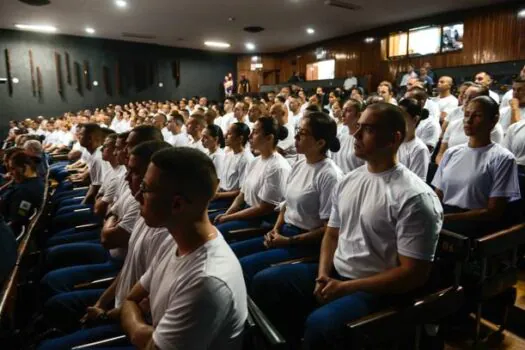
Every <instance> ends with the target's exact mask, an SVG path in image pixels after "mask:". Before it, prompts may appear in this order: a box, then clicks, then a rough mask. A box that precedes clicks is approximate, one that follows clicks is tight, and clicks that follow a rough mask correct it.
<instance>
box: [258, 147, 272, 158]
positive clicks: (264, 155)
mask: <svg viewBox="0 0 525 350" xmlns="http://www.w3.org/2000/svg"><path fill="white" fill-rule="evenodd" d="M274 152H275V150H273V149H262V150H259V154H260V155H261V158H262V159H268V158H270V157H271V156H272V155H273V153H274Z"/></svg>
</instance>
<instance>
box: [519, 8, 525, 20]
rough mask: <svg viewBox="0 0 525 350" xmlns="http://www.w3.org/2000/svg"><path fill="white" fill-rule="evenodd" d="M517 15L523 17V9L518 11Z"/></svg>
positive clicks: (524, 16) (524, 14) (524, 12)
mask: <svg viewBox="0 0 525 350" xmlns="http://www.w3.org/2000/svg"><path fill="white" fill-rule="evenodd" d="M518 17H521V18H525V9H523V10H520V11H519V12H518Z"/></svg>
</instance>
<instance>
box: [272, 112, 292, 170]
mask: <svg viewBox="0 0 525 350" xmlns="http://www.w3.org/2000/svg"><path fill="white" fill-rule="evenodd" d="M270 116H271V117H272V118H274V119H275V120H276V121H277V123H279V126H281V127H284V128H286V130H287V131H288V134H287V136H286V138H285V139H284V140H280V141H279V142H278V143H277V150H278V151H279V153H281V155H283V156H284V157H285V158H286V160H288V162H289V163H290V165H292V164H293V163H294V162H295V161H296V160H297V151H296V150H295V141H294V135H295V128H294V125H293V123H292V122H291V121H290V119H289V118H288V110H287V108H286V106H285V105H284V104H282V103H276V104H274V105H273V106H272V108H270Z"/></svg>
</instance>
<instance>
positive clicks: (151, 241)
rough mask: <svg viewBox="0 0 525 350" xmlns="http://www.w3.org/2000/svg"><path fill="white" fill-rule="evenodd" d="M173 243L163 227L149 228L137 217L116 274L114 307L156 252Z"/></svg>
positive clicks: (148, 265) (123, 298)
mask: <svg viewBox="0 0 525 350" xmlns="http://www.w3.org/2000/svg"><path fill="white" fill-rule="evenodd" d="M174 245H175V241H174V240H173V237H171V235H170V233H169V232H168V230H167V229H166V228H164V227H161V228H151V227H149V226H148V225H146V222H144V218H142V217H139V219H138V220H137V222H136V224H135V227H133V232H132V233H131V236H130V237H129V242H128V254H127V255H126V260H125V261H124V265H122V270H120V274H119V276H118V281H117V289H116V290H115V307H120V306H121V304H122V301H124V300H125V299H126V297H127V296H128V294H129V292H130V291H131V288H133V286H134V285H135V283H137V282H138V281H139V280H140V277H142V275H144V273H146V271H147V270H148V268H149V267H150V266H151V263H152V261H153V259H154V258H155V256H156V255H157V254H158V253H161V252H164V251H166V249H171V248H172V247H173V246H174Z"/></svg>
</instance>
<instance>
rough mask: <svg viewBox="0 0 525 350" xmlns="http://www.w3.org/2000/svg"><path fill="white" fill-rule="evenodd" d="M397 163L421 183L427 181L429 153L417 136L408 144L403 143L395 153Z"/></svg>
mask: <svg viewBox="0 0 525 350" xmlns="http://www.w3.org/2000/svg"><path fill="white" fill-rule="evenodd" d="M397 159H398V160H399V163H401V164H403V165H404V166H406V167H407V168H408V169H410V170H411V171H412V172H413V173H414V174H416V175H417V176H419V178H420V179H421V180H423V181H426V179H427V173H428V165H429V164H430V151H429V150H428V147H427V145H425V143H424V142H423V141H421V140H420V139H419V138H418V137H417V136H416V137H415V138H414V139H413V140H411V141H408V142H403V143H402V144H401V146H399V149H398V151H397Z"/></svg>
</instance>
